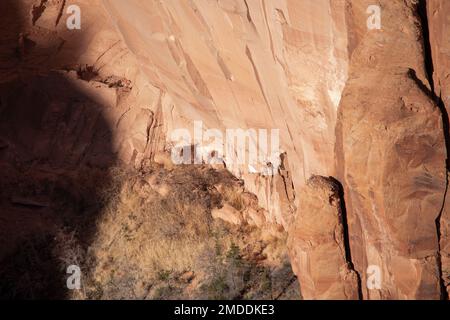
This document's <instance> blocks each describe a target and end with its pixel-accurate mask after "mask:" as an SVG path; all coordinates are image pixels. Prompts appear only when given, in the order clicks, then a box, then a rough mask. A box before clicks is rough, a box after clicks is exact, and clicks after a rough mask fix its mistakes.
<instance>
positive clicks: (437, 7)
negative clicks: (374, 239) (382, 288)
mask: <svg viewBox="0 0 450 320" xmlns="http://www.w3.org/2000/svg"><path fill="white" fill-rule="evenodd" d="M427 13H428V26H429V41H430V49H431V54H432V57H429V58H432V61H429V62H430V66H431V67H432V70H430V71H434V73H433V80H434V81H433V83H434V88H433V89H434V92H435V94H436V96H437V97H439V103H441V108H445V111H446V114H445V117H444V123H445V124H446V127H445V128H444V129H445V130H446V131H447V132H446V134H447V140H448V136H449V134H450V132H449V131H448V130H449V128H448V113H449V111H450V14H449V13H450V2H449V1H445V0H430V1H428V2H427ZM447 142H448V141H447ZM447 152H448V144H447ZM448 168H449V163H448V153H447V170H448ZM449 200H450V199H449V196H448V193H447V198H446V201H445V207H444V210H443V211H442V215H441V216H440V220H439V226H440V255H441V263H442V279H443V285H444V286H445V287H446V290H447V296H448V295H449V294H450V204H449Z"/></svg>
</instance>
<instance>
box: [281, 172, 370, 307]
mask: <svg viewBox="0 0 450 320" xmlns="http://www.w3.org/2000/svg"><path fill="white" fill-rule="evenodd" d="M300 195H301V199H300V200H301V201H300V206H299V208H298V211H297V216H296V217H295V221H294V222H293V223H292V224H291V226H290V228H289V232H288V249H289V254H290V257H291V263H292V269H293V270H294V272H295V273H296V274H297V277H298V280H299V282H300V287H301V292H302V296H303V297H304V298H305V299H349V300H356V299H360V298H361V289H360V288H361V286H360V279H359V275H358V274H357V273H356V272H355V270H354V268H353V265H352V263H351V261H349V259H350V252H349V250H348V248H347V247H348V243H346V241H347V242H348V237H346V235H345V233H346V231H345V227H344V226H345V224H346V222H345V220H346V218H345V210H344V203H343V201H342V189H341V184H340V183H339V182H338V181H336V179H334V178H331V177H329V178H326V177H322V176H312V177H311V178H310V179H309V180H308V182H307V183H306V186H304V187H303V188H302V189H301V190H300ZM346 238H347V239H346Z"/></svg>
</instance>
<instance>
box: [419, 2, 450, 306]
mask: <svg viewBox="0 0 450 320" xmlns="http://www.w3.org/2000/svg"><path fill="white" fill-rule="evenodd" d="M417 10H418V15H419V17H420V21H421V26H422V37H423V47H424V59H425V68H426V72H427V77H428V81H429V83H430V87H431V92H428V94H429V95H430V97H431V98H432V99H433V100H434V101H435V102H436V105H437V106H438V107H439V109H440V111H441V113H442V125H443V134H444V137H445V146H446V154H447V158H446V169H447V172H448V170H449V155H448V153H449V150H450V137H449V117H448V113H447V109H446V108H445V105H444V102H443V100H442V97H441V95H440V94H439V96H438V95H437V94H436V92H435V85H434V78H433V74H434V62H433V54H432V49H431V41H430V27H429V21H428V8H427V2H426V0H419V3H418V5H417ZM448 182H449V181H448V174H447V175H446V183H447V186H446V189H445V193H444V199H443V202H442V207H441V210H440V212H439V215H438V217H437V218H436V232H437V238H438V266H439V274H440V282H441V299H448V296H447V290H446V288H445V282H444V279H443V273H442V259H441V245H440V244H441V218H442V213H443V211H444V209H445V201H446V197H447V192H448Z"/></svg>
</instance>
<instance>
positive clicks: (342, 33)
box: [0, 0, 450, 299]
mask: <svg viewBox="0 0 450 320" xmlns="http://www.w3.org/2000/svg"><path fill="white" fill-rule="evenodd" d="M372 2H373V1H369V0H352V1H350V0H301V1H300V0H281V1H278V0H277V1H275V0H261V1H257V0H218V1H208V0H195V1H190V0H189V1H175V0H173V1H172V0H170V1H169V0H168V1H157V0H148V1H141V0H127V1H123V0H95V1H88V0H77V1H75V0H48V1H46V0H43V1H41V0H21V1H14V0H2V2H1V3H0V11H1V12H5V13H6V15H5V19H2V20H1V21H0V27H1V28H0V35H1V41H0V57H1V59H0V98H1V100H0V115H1V120H2V121H1V123H0V160H1V161H0V165H1V166H2V168H4V170H3V172H8V174H7V178H8V179H11V181H15V180H14V179H18V180H20V179H19V177H21V176H22V175H23V176H28V175H30V176H32V177H33V179H34V180H35V181H34V182H33V183H34V184H40V182H41V179H44V178H43V176H42V174H43V175H44V176H45V177H46V178H45V179H47V176H46V175H47V174H50V176H52V178H51V179H50V180H52V179H53V178H55V177H56V178H55V179H56V180H58V179H60V178H59V176H58V175H59V174H60V173H62V172H64V173H67V172H75V173H76V174H80V175H83V174H84V172H85V169H84V167H89V168H103V169H105V168H108V167H111V166H112V165H120V166H129V167H134V168H138V169H140V168H142V167H144V166H143V164H145V163H146V161H147V160H148V159H151V160H155V161H159V160H158V159H165V158H164V157H165V155H164V152H167V151H170V149H171V148H172V147H173V143H172V141H171V140H170V135H171V133H172V132H173V131H174V130H175V129H179V128H183V129H187V130H189V131H191V133H192V130H193V126H194V122H195V121H201V122H202V124H203V131H205V130H206V129H218V130H219V131H222V132H224V131H225V130H226V129H227V128H241V129H243V130H247V129H267V130H270V129H279V130H280V154H277V156H279V158H280V163H281V165H280V167H279V168H278V172H277V174H276V175H261V174H257V173H254V172H252V170H251V168H249V167H248V166H246V165H227V169H228V170H229V171H231V172H232V173H233V174H234V175H235V176H237V177H239V178H241V179H243V181H244V182H245V188H246V189H247V191H249V192H251V193H253V194H255V195H256V196H257V202H258V205H259V206H258V208H259V209H258V211H257V212H256V213H257V214H256V213H254V214H251V212H250V211H249V210H247V211H246V210H244V212H245V214H244V213H243V214H242V217H241V216H239V219H232V217H225V220H226V219H228V220H230V221H233V223H236V224H238V225H239V224H243V225H245V224H255V225H257V226H258V227H260V226H261V225H263V224H265V223H266V222H267V223H268V224H269V225H272V227H273V229H274V230H276V232H279V230H283V232H284V233H287V234H288V236H289V239H290V240H289V251H290V255H291V258H292V265H293V269H294V270H295V272H296V274H297V276H298V278H299V280H300V284H301V287H302V289H303V295H304V297H305V298H308V299H309V298H310V299H329V298H333V299H336V298H345V299H357V298H363V299H419V298H428V299H438V298H440V297H445V294H444V293H443V292H444V291H445V289H443V287H445V286H446V287H447V290H450V289H449V288H450V286H449V279H450V278H449V277H450V227H449V225H450V222H449V221H450V217H449V214H450V213H449V212H450V207H449V206H450V205H449V200H448V199H447V201H445V200H446V199H445V198H446V197H447V198H448V197H449V196H448V193H447V180H448V178H447V169H448V167H447V166H446V160H447V165H448V155H447V147H448V143H449V141H448V139H447V141H446V137H448V136H449V132H448V130H449V129H448V128H449V126H448V115H447V114H448V110H449V108H450V91H449V86H450V80H449V79H450V76H449V72H450V71H449V68H450V62H449V61H450V44H449V41H450V40H449V39H450V36H449V32H450V31H449V30H450V20H449V19H450V4H449V3H448V1H447V0H429V1H415V0H405V1H390V0H380V1H378V2H377V4H378V3H379V4H380V8H381V29H380V30H369V29H368V27H367V19H368V16H369V15H370V14H369V13H368V12H367V9H368V7H369V6H370V5H373V3H372ZM72 4H76V5H78V6H79V7H80V9H81V17H82V20H81V21H82V26H81V29H80V30H69V29H68V28H67V27H66V25H65V23H66V18H67V16H68V13H67V11H66V10H67V9H68V7H69V6H70V5H72ZM30 106H32V107H33V108H32V109H31V111H30V108H31V107H30ZM232 151H233V152H234V151H235V150H232ZM226 160H227V159H225V162H227V161H226ZM163 161H168V160H167V159H165V160H163ZM316 175H319V176H324V177H328V176H333V177H336V179H338V180H339V181H340V183H341V184H342V185H343V191H344V194H343V195H342V194H339V192H337V191H336V190H337V187H336V185H335V183H334V182H332V181H333V180H332V179H328V178H317V177H315V178H313V179H311V180H309V179H310V177H312V176H316ZM109 178H111V177H109ZM45 179H44V180H45ZM3 180H4V181H6V180H7V179H6V177H5V179H3ZM106 180H108V179H106ZM307 181H309V182H307ZM59 182H60V181H59V180H58V183H59ZM58 183H57V184H58ZM63 184H64V185H66V182H65V181H64V182H63ZM81 184H82V183H80V185H81ZM8 188H11V186H9V187H8ZM55 189H57V188H56V187H55ZM5 190H6V188H5ZM11 190H12V189H11ZM8 192H9V191H8ZM8 192H5V195H7V196H8V197H9V196H10V195H9V193H8ZM42 192H44V191H42ZM30 193H31V194H34V193H36V192H34V191H33V192H30ZM44 193H45V192H44ZM92 194H93V195H96V194H97V193H96V192H93V193H92ZM0 196H1V194H0ZM8 197H6V196H5V197H3V198H2V206H5V208H10V207H9V206H10V205H11V199H9V198H8ZM27 197H28V198H27ZM27 197H25V198H26V199H25V200H24V199H23V197H19V198H20V199H19V200H17V197H16V198H15V199H16V200H13V201H12V202H14V203H20V204H22V205H23V204H25V205H27V206H30V205H31V206H32V207H36V206H37V207H40V208H41V207H44V208H47V207H48V206H47V203H48V202H49V201H50V200H49V198H48V197H47V198H46V197H44V200H42V199H40V200H39V199H38V200H36V197H35V196H32V197H31V198H30V197H29V196H27ZM7 198H8V200H7V201H6V200H5V199H7ZM3 201H6V202H5V203H6V204H5V203H3ZM344 202H345V206H346V208H345V212H346V215H345V217H344V215H343V211H342V210H343V209H344V208H343V206H344ZM14 203H13V204H14ZM8 210H11V211H8V212H14V215H12V214H7V213H3V214H2V215H0V219H1V221H2V223H3V225H7V226H9V225H10V226H13V225H14V223H15V219H16V218H17V219H19V220H20V221H23V226H24V227H23V233H24V234H28V233H33V232H34V231H33V230H36V228H38V229H39V228H41V225H44V224H45V223H44V222H42V221H41V220H39V222H37V223H36V222H35V221H34V222H32V223H30V221H31V220H30V219H28V217H29V212H27V211H24V210H22V209H17V208H12V209H8ZM45 210H47V209H45ZM52 210H53V208H52ZM222 211H223V210H222ZM4 212H7V211H6V210H4ZM249 212H250V213H249ZM220 214H223V212H222V213H220ZM220 214H219V215H220ZM252 217H253V218H252ZM46 219H48V216H47V218H46ZM261 221H263V222H264V223H263V222H261ZM36 225H39V226H36ZM17 237H20V236H17ZM0 238H1V239H2V240H4V241H3V243H4V245H3V246H2V247H1V248H0V259H1V258H2V254H3V253H7V252H10V251H12V250H13V246H15V245H17V241H16V240H15V239H16V235H13V236H11V235H10V234H8V233H2V234H0ZM374 267H375V269H376V270H379V271H380V272H379V273H380V277H381V280H380V286H375V287H373V286H370V285H367V283H368V282H370V281H371V280H372V278H371V277H370V274H369V273H368V269H370V270H373V268H374ZM360 295H361V296H360Z"/></svg>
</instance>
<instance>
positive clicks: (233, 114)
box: [104, 0, 348, 227]
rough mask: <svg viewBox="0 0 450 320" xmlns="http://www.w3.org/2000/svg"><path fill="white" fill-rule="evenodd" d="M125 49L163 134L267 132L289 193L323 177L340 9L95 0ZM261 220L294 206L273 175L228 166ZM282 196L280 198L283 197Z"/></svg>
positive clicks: (337, 91) (338, 66) (340, 68)
mask: <svg viewBox="0 0 450 320" xmlns="http://www.w3.org/2000/svg"><path fill="white" fill-rule="evenodd" d="M104 3H105V6H106V8H107V9H108V11H109V12H110V13H111V16H112V17H113V19H114V20H115V23H116V25H117V27H118V30H119V31H120V32H121V34H122V35H123V37H124V39H125V42H126V43H127V45H128V47H129V48H130V49H131V51H132V52H133V53H134V54H135V55H136V57H137V58H138V60H139V62H140V63H141V65H142V68H143V70H144V72H145V73H146V75H147V77H148V81H149V82H150V83H151V84H152V85H153V86H155V87H157V88H158V90H159V91H160V95H161V98H160V106H159V108H161V110H162V114H163V115H164V116H163V117H164V120H163V122H164V125H165V128H166V130H167V131H166V132H167V133H169V134H170V132H171V131H172V130H173V129H175V128H186V129H189V130H192V127H193V125H192V123H193V121H195V120H201V121H202V122H203V124H204V129H207V128H217V129H219V130H224V129H225V128H243V129H245V130H246V129H248V128H254V129H259V128H266V129H271V128H277V129H280V143H281V149H282V152H286V153H287V157H288V159H289V163H290V168H286V170H287V171H289V172H290V175H291V176H292V178H293V184H294V187H300V186H301V185H302V184H304V183H305V181H306V180H307V179H308V178H309V176H310V175H312V174H323V175H329V174H332V172H333V167H334V163H333V161H330V159H332V158H333V148H334V124H335V118H336V109H337V106H338V103H339V99H340V95H341V91H342V89H343V86H344V84H345V80H346V71H347V61H348V53H347V37H346V34H345V26H346V24H345V1H341V0H338V1H329V0H321V1H293V0H292V1H291V0H288V1H261V2H260V1H235V0H227V1H182V2H180V1H164V2H160V1H146V2H145V3H142V1H139V0H132V1H126V2H124V1H120V0H105V1H104ZM228 169H230V170H231V171H232V172H233V173H234V174H236V175H237V176H239V177H242V178H244V180H245V181H246V185H247V187H248V188H249V190H250V191H252V192H254V193H255V194H256V195H258V198H259V201H260V204H261V205H262V206H263V207H265V208H266V209H267V210H268V211H269V212H268V217H269V218H270V220H271V221H273V222H275V223H278V224H282V225H284V226H285V227H287V224H288V223H287V222H288V220H289V219H290V218H291V217H290V216H291V214H290V213H289V212H286V210H281V209H280V208H281V206H282V205H283V204H284V205H285V207H286V208H287V207H289V204H290V203H291V202H292V201H293V200H294V199H293V198H292V197H289V196H286V194H292V191H291V190H290V189H291V185H289V184H288V185H287V186H286V185H284V183H283V180H282V179H280V178H281V177H280V176H277V177H269V178H266V177H260V176H258V175H257V174H252V173H249V169H248V168H247V167H246V166H232V167H230V166H228ZM286 188H287V189H288V190H286Z"/></svg>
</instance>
